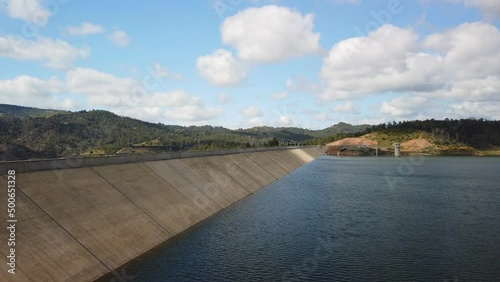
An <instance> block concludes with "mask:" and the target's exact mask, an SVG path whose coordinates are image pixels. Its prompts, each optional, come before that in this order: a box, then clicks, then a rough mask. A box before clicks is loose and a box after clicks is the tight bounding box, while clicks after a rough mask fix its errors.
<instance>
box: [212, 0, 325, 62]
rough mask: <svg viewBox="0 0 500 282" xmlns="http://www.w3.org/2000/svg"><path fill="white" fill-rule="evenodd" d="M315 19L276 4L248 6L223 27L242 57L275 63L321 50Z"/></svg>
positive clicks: (224, 36)
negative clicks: (314, 30)
mask: <svg viewBox="0 0 500 282" xmlns="http://www.w3.org/2000/svg"><path fill="white" fill-rule="evenodd" d="M313 19H314V17H313V15H312V14H307V15H305V16H303V15H302V14H300V12H298V11H296V10H292V9H289V8H286V7H279V6H275V5H272V6H264V7H261V8H248V9H245V10H244V11H242V12H239V13H238V14H236V15H234V16H231V17H228V18H226V20H224V22H223V23H222V25H221V28H220V31H221V36H222V41H223V42H224V43H225V44H229V45H231V46H233V47H234V48H235V49H236V50H237V51H238V57H239V58H240V59H242V60H245V61H249V62H256V63H271V62H278V61H283V60H286V59H289V58H293V57H299V56H302V55H304V54H308V53H318V52H320V51H321V46H320V45H319V38H320V34H319V33H314V32H313V28H314V24H313Z"/></svg>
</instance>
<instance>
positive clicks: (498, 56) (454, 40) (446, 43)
mask: <svg viewBox="0 0 500 282" xmlns="http://www.w3.org/2000/svg"><path fill="white" fill-rule="evenodd" d="M422 46H423V47H424V48H430V49H434V50H436V51H437V52H439V53H441V54H442V56H443V59H444V60H443V64H444V67H445V70H444V71H446V73H447V74H448V76H453V77H454V78H457V79H464V78H477V77H484V76H488V75H492V74H500V64H498V62H500V31H499V30H498V28H496V27H495V26H493V25H490V24H487V23H481V22H476V23H465V24H461V25H459V26H457V27H455V28H453V29H450V30H448V31H445V32H442V33H436V34H432V35H430V36H428V37H427V38H426V39H425V40H424V41H423V43H422Z"/></svg>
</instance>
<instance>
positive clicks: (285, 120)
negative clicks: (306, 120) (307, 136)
mask: <svg viewBox="0 0 500 282" xmlns="http://www.w3.org/2000/svg"><path fill="white" fill-rule="evenodd" d="M294 124H295V122H294V121H293V119H292V118H291V117H289V116H279V117H277V118H276V120H275V121H274V125H275V126H279V127H288V126H293V125H294Z"/></svg>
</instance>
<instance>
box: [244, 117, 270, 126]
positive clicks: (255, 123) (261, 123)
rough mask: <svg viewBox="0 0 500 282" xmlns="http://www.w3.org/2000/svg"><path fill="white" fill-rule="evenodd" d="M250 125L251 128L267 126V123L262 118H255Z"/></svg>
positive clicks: (249, 122)
mask: <svg viewBox="0 0 500 282" xmlns="http://www.w3.org/2000/svg"><path fill="white" fill-rule="evenodd" d="M248 124H249V125H250V126H264V125H266V121H265V120H264V118H262V117H254V118H251V119H250V120H249V121H248Z"/></svg>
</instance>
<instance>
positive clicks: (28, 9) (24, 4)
mask: <svg viewBox="0 0 500 282" xmlns="http://www.w3.org/2000/svg"><path fill="white" fill-rule="evenodd" d="M6 3H7V14H8V16H9V17H11V18H14V19H21V20H25V21H28V22H32V23H34V24H35V25H37V26H45V25H46V24H47V21H48V18H49V16H50V14H49V12H48V11H47V10H45V9H44V8H43V7H42V6H41V5H40V1H39V0H7V1H6Z"/></svg>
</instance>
